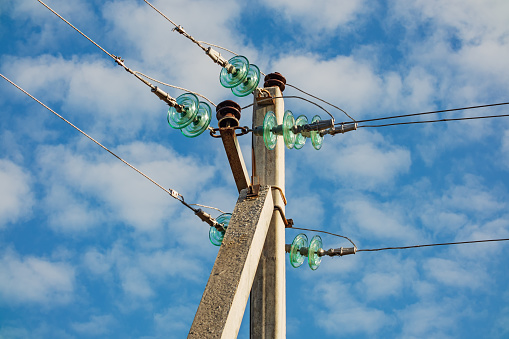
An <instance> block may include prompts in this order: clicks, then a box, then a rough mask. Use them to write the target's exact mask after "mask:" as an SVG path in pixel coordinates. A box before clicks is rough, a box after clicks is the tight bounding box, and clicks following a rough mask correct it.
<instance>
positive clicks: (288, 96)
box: [240, 95, 334, 120]
mask: <svg viewBox="0 0 509 339" xmlns="http://www.w3.org/2000/svg"><path fill="white" fill-rule="evenodd" d="M281 98H283V99H300V100H304V101H307V102H309V103H310V104H313V105H315V106H316V107H318V108H320V109H321V110H323V111H324V112H325V113H327V114H328V115H329V116H330V117H331V118H332V120H334V116H333V115H332V114H331V113H330V112H329V111H327V110H326V109H325V108H323V107H322V106H320V105H318V104H317V103H316V102H313V101H311V100H309V99H306V98H303V97H299V96H297V95H282V96H279V97H270V98H263V99H261V100H260V101H263V100H271V99H281ZM253 105H254V103H252V104H249V105H247V106H244V107H242V108H241V109H240V110H244V109H246V108H249V107H251V106H253Z"/></svg>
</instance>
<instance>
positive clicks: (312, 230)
mask: <svg viewBox="0 0 509 339" xmlns="http://www.w3.org/2000/svg"><path fill="white" fill-rule="evenodd" d="M288 228H289V229H294V230H301V231H309V232H318V233H324V234H328V235H333V236H335V237H340V238H343V239H346V240H348V241H349V242H350V243H351V244H352V245H353V246H354V247H355V248H356V249H357V245H355V243H354V242H353V241H352V240H351V239H350V238H348V237H345V236H344V235H340V234H336V233H331V232H327V231H321V230H314V229H310V228H301V227H293V226H292V227H288Z"/></svg>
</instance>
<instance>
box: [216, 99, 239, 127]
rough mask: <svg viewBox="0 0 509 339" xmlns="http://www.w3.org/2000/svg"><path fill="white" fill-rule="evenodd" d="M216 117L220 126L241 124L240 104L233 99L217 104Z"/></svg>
mask: <svg viewBox="0 0 509 339" xmlns="http://www.w3.org/2000/svg"><path fill="white" fill-rule="evenodd" d="M216 118H217V121H219V127H227V126H230V127H235V126H239V120H240V105H239V104H237V103H236V102H235V101H232V100H225V101H223V102H221V103H219V104H218V105H217V106H216Z"/></svg>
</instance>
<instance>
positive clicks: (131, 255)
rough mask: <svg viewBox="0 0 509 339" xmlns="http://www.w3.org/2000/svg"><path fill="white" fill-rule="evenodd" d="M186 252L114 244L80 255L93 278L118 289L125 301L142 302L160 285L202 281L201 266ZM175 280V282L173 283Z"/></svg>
mask: <svg viewBox="0 0 509 339" xmlns="http://www.w3.org/2000/svg"><path fill="white" fill-rule="evenodd" d="M203 241H206V239H202V241H201V242H202V243H203ZM186 252H188V250H182V249H180V248H171V249H166V250H162V249H150V248H145V249H144V248H141V247H139V248H137V249H131V248H127V247H126V246H124V245H122V244H120V243H117V244H115V245H113V247H111V248H110V249H108V250H106V251H101V250H98V249H96V248H91V249H89V250H88V251H87V252H86V253H85V254H84V256H83V264H84V267H85V268H86V269H87V270H88V271H90V272H91V273H93V274H94V275H95V277H97V278H101V279H102V280H104V281H105V282H107V283H108V284H114V285H119V286H121V290H122V294H123V295H124V296H125V297H126V298H127V300H133V298H134V299H135V300H139V301H142V300H147V299H150V298H151V297H153V296H154V293H155V292H154V291H155V290H156V289H158V288H160V287H161V286H166V287H168V286H172V285H179V284H181V283H183V281H187V282H188V283H189V282H196V281H197V280H199V279H201V278H202V274H203V267H202V264H201V263H200V262H199V261H198V259H197V258H196V257H195V256H194V255H191V254H189V253H186ZM176 277H178V278H179V279H177V280H175V278H176ZM128 303H129V302H128ZM131 306H132V305H131Z"/></svg>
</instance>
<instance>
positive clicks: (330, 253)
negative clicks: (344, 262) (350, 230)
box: [324, 247, 357, 257]
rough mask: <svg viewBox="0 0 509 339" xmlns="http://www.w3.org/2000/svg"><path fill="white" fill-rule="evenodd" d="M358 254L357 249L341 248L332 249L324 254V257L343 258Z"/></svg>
mask: <svg viewBox="0 0 509 339" xmlns="http://www.w3.org/2000/svg"><path fill="white" fill-rule="evenodd" d="M356 252H357V247H340V248H331V249H329V250H327V251H325V252H324V255H328V256H329V257H334V256H343V255H349V254H355V253H356Z"/></svg>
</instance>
